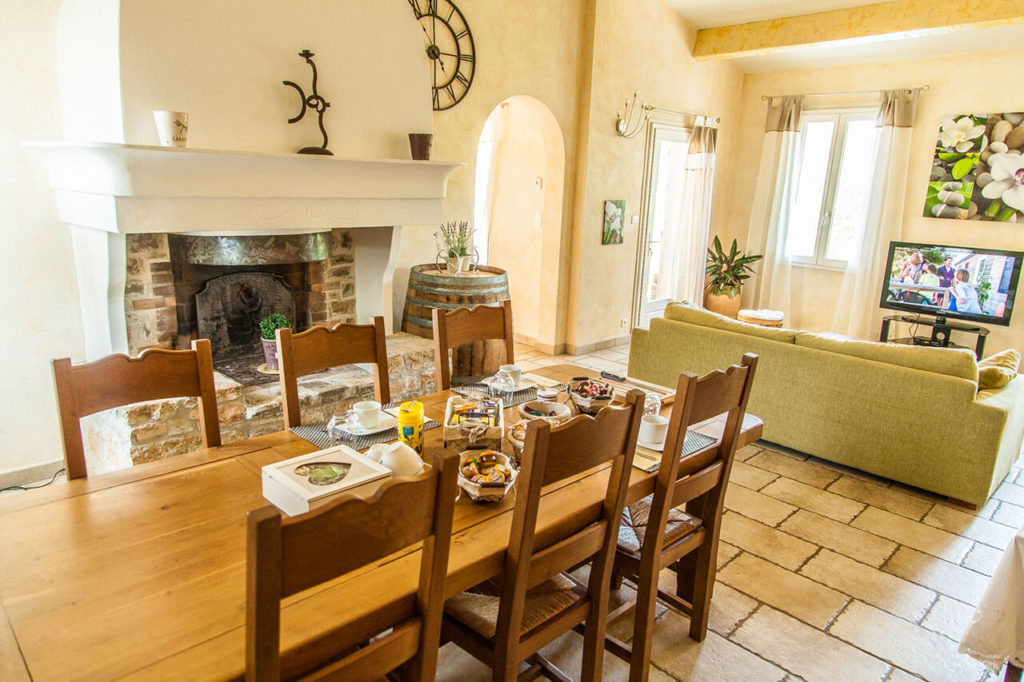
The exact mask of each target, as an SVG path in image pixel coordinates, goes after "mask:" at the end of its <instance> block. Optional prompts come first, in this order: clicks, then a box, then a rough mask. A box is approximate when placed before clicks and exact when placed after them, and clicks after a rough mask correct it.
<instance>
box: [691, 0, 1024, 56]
mask: <svg viewBox="0 0 1024 682" xmlns="http://www.w3.org/2000/svg"><path fill="white" fill-rule="evenodd" d="M1022 23H1024V0H941V1H940V0H898V1H896V2H880V3H877V4H874V5H862V6H860V7H849V8H846V9H837V10H830V11H828V12H815V13H814V14H802V15H799V16H792V17H780V18H778V19H767V20H765V21H754V22H751V23H748V24H733V25H732V26H721V27H718V28H706V29H703V30H701V31H698V32H697V40H696V43H695V44H694V49H693V56H694V58H696V59H697V60H698V61H707V60H713V59H732V58H736V57H748V56H753V55H763V54H771V53H774V52H779V51H780V50H785V49H787V48H792V47H797V46H801V45H814V44H820V43H831V42H836V41H861V40H863V41H869V40H877V39H878V38H879V37H881V36H887V35H892V34H900V33H906V34H908V35H911V36H917V35H929V34H937V33H949V32H952V31H959V30H965V29H976V28H992V27H996V26H1010V25H1013V24H1022ZM979 47H983V46H979Z"/></svg>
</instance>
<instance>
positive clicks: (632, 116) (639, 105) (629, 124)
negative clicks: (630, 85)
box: [615, 90, 654, 137]
mask: <svg viewBox="0 0 1024 682" xmlns="http://www.w3.org/2000/svg"><path fill="white" fill-rule="evenodd" d="M638 95H639V92H638V91H636V90H634V91H633V96H632V97H629V98H627V99H626V104H625V107H624V108H623V109H622V110H620V111H619V112H617V113H616V119H615V132H617V133H618V134H619V136H620V137H636V136H637V135H639V134H640V131H641V130H643V129H644V125H645V124H646V123H647V118H648V116H649V115H650V111H651V109H653V108H654V107H652V106H651V105H650V104H648V103H647V102H639V100H638Z"/></svg>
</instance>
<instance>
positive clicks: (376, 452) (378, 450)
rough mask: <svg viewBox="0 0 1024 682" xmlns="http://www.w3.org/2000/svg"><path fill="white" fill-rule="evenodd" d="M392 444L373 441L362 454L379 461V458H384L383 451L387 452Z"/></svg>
mask: <svg viewBox="0 0 1024 682" xmlns="http://www.w3.org/2000/svg"><path fill="white" fill-rule="evenodd" d="M392 445H393V443H374V444H373V445H371V446H370V447H369V448H367V450H366V452H364V453H363V454H364V455H365V456H366V457H367V458H368V459H372V460H373V461H374V462H380V460H381V459H383V458H384V453H385V452H387V451H388V448H390V447H391V446H392Z"/></svg>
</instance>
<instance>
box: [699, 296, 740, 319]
mask: <svg viewBox="0 0 1024 682" xmlns="http://www.w3.org/2000/svg"><path fill="white" fill-rule="evenodd" d="M704 307H705V308H707V309H708V310H710V311H711V312H713V313H718V314H719V315H725V316H726V317H731V318H733V319H736V316H737V315H738V314H739V312H740V295H739V294H736V295H735V296H726V295H725V294H721V295H718V296H716V295H715V294H712V293H710V292H708V293H707V294H705V296H704Z"/></svg>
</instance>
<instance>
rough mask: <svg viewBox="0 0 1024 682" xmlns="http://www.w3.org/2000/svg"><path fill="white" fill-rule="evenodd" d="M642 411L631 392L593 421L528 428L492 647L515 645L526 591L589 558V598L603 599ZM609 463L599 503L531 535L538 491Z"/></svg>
mask: <svg viewBox="0 0 1024 682" xmlns="http://www.w3.org/2000/svg"><path fill="white" fill-rule="evenodd" d="M643 405H644V394H643V392H641V391H638V390H632V391H630V392H629V393H628V394H627V395H626V401H625V405H623V406H618V405H615V406H610V407H605V408H603V409H602V410H601V411H600V412H599V413H598V414H597V416H596V417H589V416H586V415H581V416H577V417H574V418H572V419H571V420H569V421H568V422H566V423H564V424H560V425H558V426H556V427H552V426H551V424H549V423H547V422H545V421H543V420H539V419H538V420H533V421H531V422H530V423H529V424H528V425H527V428H526V442H525V444H524V447H523V456H522V462H523V465H522V470H521V471H520V474H519V480H518V484H517V486H516V488H517V489H516V504H515V508H514V510H513V512H512V530H511V532H510V535H509V546H508V552H507V554H506V557H505V571H504V578H503V582H502V593H501V602H500V606H499V608H498V622H497V630H496V634H495V641H496V642H514V641H518V633H519V629H518V628H519V627H520V623H521V621H522V616H523V610H524V608H525V600H526V591H527V590H528V589H529V588H531V587H533V586H535V585H538V584H539V583H541V582H543V581H544V580H546V579H547V578H549V577H551V576H554V575H557V574H558V573H560V572H562V571H565V570H568V569H570V568H572V567H574V566H577V565H579V564H581V563H583V562H585V561H587V560H588V559H592V564H591V569H590V579H589V584H588V588H587V589H588V595H589V597H590V598H591V599H592V600H596V599H597V598H598V596H599V593H601V592H602V591H604V595H605V596H606V595H607V590H608V589H609V585H610V580H611V567H612V561H613V559H614V555H615V547H616V540H617V537H618V528H619V522H620V519H621V517H622V507H623V505H624V504H625V500H626V490H627V488H628V487H629V476H630V471H631V467H632V464H633V451H634V448H635V447H636V439H637V433H638V431H639V429H640V418H641V417H642V416H643ZM609 462H610V463H611V468H610V473H609V476H608V484H607V489H606V491H605V497H604V501H603V503H602V504H601V505H600V506H599V507H598V506H595V508H594V509H593V510H592V513H590V514H586V515H577V516H575V517H573V518H566V519H563V522H562V523H560V524H559V527H558V529H557V530H556V531H553V532H552V533H550V534H547V535H545V536H544V537H538V536H536V534H535V531H536V527H537V516H538V512H539V509H540V506H541V488H542V487H544V486H547V485H550V484H552V483H555V482H557V481H560V480H563V479H566V478H569V477H572V476H575V475H577V474H579V473H582V472H584V471H587V470H589V469H592V468H594V467H596V466H599V465H601V464H606V463H609ZM603 616H604V614H603V613H602V614H599V615H598V617H603Z"/></svg>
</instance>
